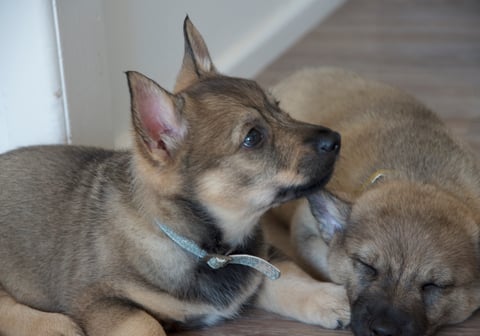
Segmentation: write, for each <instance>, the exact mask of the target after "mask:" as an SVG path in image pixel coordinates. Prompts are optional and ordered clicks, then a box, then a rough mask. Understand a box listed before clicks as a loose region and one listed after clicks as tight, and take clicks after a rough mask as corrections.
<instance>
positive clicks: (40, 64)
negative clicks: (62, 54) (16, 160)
mask: <svg viewBox="0 0 480 336" xmlns="http://www.w3.org/2000/svg"><path fill="white" fill-rule="evenodd" d="M0 45H1V46H2V49H1V52H0V78H1V80H0V153H1V152H4V151H6V150H9V149H12V148H15V147H19V146H26V145H32V144H38V143H43V144H46V143H65V142H66V141H67V130H66V121H65V118H64V109H63V99H62V88H61V81H60V75H59V71H60V70H59V61H58V57H57V56H58V54H57V52H58V50H57V44H56V35H55V20H54V17H53V11H52V3H51V2H50V1H38V0H21V1H0Z"/></svg>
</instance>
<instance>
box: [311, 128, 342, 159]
mask: <svg viewBox="0 0 480 336" xmlns="http://www.w3.org/2000/svg"><path fill="white" fill-rule="evenodd" d="M340 143H341V138H340V134H338V133H337V132H335V131H330V130H322V131H320V133H319V135H318V137H317V139H316V144H315V145H316V149H317V151H318V153H319V154H324V153H335V154H338V152H339V151H340Z"/></svg>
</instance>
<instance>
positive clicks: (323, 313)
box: [296, 282, 350, 329]
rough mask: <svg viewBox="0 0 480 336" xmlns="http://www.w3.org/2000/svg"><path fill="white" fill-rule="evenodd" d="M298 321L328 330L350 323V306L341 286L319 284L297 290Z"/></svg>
mask: <svg viewBox="0 0 480 336" xmlns="http://www.w3.org/2000/svg"><path fill="white" fill-rule="evenodd" d="M299 290H300V291H301V293H299V295H298V299H297V300H298V301H297V302H296V305H298V307H299V310H300V312H301V315H303V318H302V317H299V319H300V320H302V321H303V322H307V323H312V324H318V325H321V326H322V327H325V328H328V329H338V328H344V327H346V326H348V324H349V323H350V305H349V303H348V298H347V293H346V291H345V288H344V287H343V286H339V285H335V284H332V283H325V282H319V283H317V284H309V285H308V286H305V287H304V288H301V289H299Z"/></svg>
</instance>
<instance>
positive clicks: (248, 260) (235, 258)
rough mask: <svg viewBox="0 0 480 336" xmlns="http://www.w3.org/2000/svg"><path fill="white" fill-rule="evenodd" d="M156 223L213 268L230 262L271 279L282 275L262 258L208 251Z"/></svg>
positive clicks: (181, 245)
mask: <svg viewBox="0 0 480 336" xmlns="http://www.w3.org/2000/svg"><path fill="white" fill-rule="evenodd" d="M155 224H156V225H157V226H158V228H159V229H160V230H161V231H162V232H163V233H164V234H165V235H166V236H167V237H168V238H170V239H171V240H172V241H173V242H175V243H176V244H177V245H178V246H180V247H181V248H182V249H184V250H185V251H188V252H190V253H191V254H193V255H195V256H196V257H197V258H198V259H200V260H201V261H204V262H206V263H207V265H208V266H210V267H211V268H213V269H219V268H222V267H225V266H227V265H228V264H239V265H244V266H248V267H252V268H254V269H256V270H257V271H259V272H261V273H263V274H264V275H265V276H266V277H268V278H269V279H271V280H276V279H278V278H279V277H280V270H279V269H278V268H276V267H275V266H273V265H272V264H270V263H269V262H268V261H266V260H264V259H262V258H259V257H256V256H252V255H249V254H230V255H221V254H214V253H208V252H207V251H205V250H204V249H202V248H201V247H200V246H198V245H197V244H196V243H195V242H194V241H192V240H190V239H188V238H185V237H183V236H181V235H179V234H178V233H176V232H175V231H173V230H172V229H171V228H170V227H168V226H167V225H165V224H162V223H160V222H159V221H158V220H156V219H155Z"/></svg>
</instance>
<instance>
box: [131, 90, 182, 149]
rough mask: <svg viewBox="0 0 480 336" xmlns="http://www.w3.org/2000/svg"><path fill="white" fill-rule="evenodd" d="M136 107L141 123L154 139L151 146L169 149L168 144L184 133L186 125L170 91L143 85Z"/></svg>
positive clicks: (138, 93)
mask: <svg viewBox="0 0 480 336" xmlns="http://www.w3.org/2000/svg"><path fill="white" fill-rule="evenodd" d="M136 107H137V113H138V115H139V118H140V121H141V124H142V126H143V128H144V130H145V131H146V133H147V135H148V136H149V138H150V139H151V140H152V142H151V143H149V144H148V145H149V146H152V147H155V148H161V149H166V150H168V148H167V147H168V144H172V143H174V142H176V141H177V140H179V139H180V138H181V137H182V136H183V135H184V127H183V125H182V123H181V121H180V120H179V118H178V116H177V114H176V111H175V107H174V105H173V102H172V99H171V97H170V96H169V95H168V93H166V92H163V91H162V90H161V89H159V88H157V87H152V86H143V85H142V86H141V88H139V90H138V92H137V97H136ZM169 140H170V141H169Z"/></svg>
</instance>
